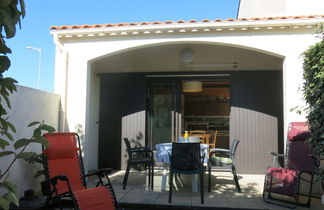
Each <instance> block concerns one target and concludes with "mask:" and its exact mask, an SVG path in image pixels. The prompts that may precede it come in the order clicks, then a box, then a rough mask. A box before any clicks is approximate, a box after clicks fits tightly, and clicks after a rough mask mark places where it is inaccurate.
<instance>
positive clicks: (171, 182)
mask: <svg viewBox="0 0 324 210" xmlns="http://www.w3.org/2000/svg"><path fill="white" fill-rule="evenodd" d="M172 186H173V173H172V172H171V171H170V176H169V203H171V197H172Z"/></svg>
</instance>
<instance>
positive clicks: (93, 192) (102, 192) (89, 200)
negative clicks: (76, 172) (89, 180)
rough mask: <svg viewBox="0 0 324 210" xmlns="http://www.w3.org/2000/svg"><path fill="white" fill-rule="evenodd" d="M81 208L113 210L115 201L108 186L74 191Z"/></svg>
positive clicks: (86, 209)
mask: <svg viewBox="0 0 324 210" xmlns="http://www.w3.org/2000/svg"><path fill="white" fill-rule="evenodd" d="M73 194H74V196H75V198H76V201H77V203H78V206H79V209H80V210H93V209H94V210H113V209H115V203H114V200H113V198H112V194H111V192H110V191H109V190H108V189H107V188H106V187H103V186H102V187H96V188H88V189H84V190H79V191H75V192H73Z"/></svg>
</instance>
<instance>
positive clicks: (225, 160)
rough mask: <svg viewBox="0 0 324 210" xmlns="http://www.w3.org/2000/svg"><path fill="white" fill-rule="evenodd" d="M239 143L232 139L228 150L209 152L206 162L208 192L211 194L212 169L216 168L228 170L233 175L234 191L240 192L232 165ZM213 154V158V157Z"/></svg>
mask: <svg viewBox="0 0 324 210" xmlns="http://www.w3.org/2000/svg"><path fill="white" fill-rule="evenodd" d="M239 142H240V141H239V140H237V139H234V140H233V142H232V144H231V146H230V148H229V149H222V148H215V149H211V150H210V152H209V160H208V192H211V171H212V168H216V169H218V170H230V171H231V172H232V174H233V178H234V182H235V186H236V189H237V191H238V192H241V188H240V184H239V181H238V178H237V174H236V168H235V165H234V158H235V153H236V149H237V146H238V144H239ZM213 154H214V155H215V156H213ZM224 156H225V157H224Z"/></svg>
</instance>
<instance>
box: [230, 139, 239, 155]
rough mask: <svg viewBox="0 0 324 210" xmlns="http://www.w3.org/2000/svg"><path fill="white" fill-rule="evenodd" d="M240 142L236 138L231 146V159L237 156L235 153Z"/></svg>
mask: <svg viewBox="0 0 324 210" xmlns="http://www.w3.org/2000/svg"><path fill="white" fill-rule="evenodd" d="M239 143H240V140H238V139H234V140H233V141H232V143H231V146H230V148H229V149H230V152H231V159H232V160H234V158H235V153H236V149H237V146H238V144H239Z"/></svg>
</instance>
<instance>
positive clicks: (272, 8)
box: [238, 0, 324, 18]
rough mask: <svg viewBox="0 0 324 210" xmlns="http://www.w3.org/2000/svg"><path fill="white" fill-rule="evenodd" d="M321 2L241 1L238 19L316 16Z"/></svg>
mask: <svg viewBox="0 0 324 210" xmlns="http://www.w3.org/2000/svg"><path fill="white" fill-rule="evenodd" d="M323 10H324V1H323V0H271V1H269V0H241V3H240V8H239V14H238V18H249V17H276V16H299V15H318V14H322V13H323Z"/></svg>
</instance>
